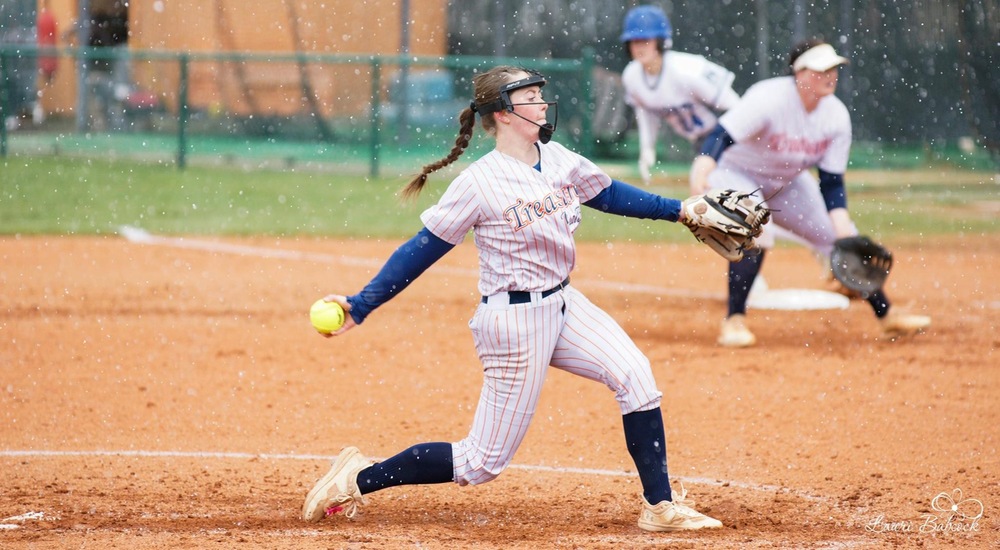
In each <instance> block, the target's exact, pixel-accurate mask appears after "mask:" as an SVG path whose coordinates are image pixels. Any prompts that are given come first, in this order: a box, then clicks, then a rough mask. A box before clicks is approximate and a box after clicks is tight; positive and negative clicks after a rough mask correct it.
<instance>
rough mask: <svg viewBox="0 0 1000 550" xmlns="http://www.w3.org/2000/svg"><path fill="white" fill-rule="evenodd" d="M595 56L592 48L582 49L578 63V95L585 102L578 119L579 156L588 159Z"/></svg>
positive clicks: (592, 129)
mask: <svg viewBox="0 0 1000 550" xmlns="http://www.w3.org/2000/svg"><path fill="white" fill-rule="evenodd" d="M596 58H597V54H596V53H595V51H594V48H590V47H587V48H584V49H583V59H582V60H581V63H580V84H581V90H580V95H582V96H583V99H584V101H585V103H584V106H583V109H584V112H583V116H581V117H580V154H581V155H583V156H585V157H589V156H590V153H591V151H592V150H593V148H594V139H593V137H594V135H593V134H594V128H593V120H592V119H593V116H592V114H593V112H594V98H593V97H591V91H592V89H593V85H592V82H591V79H592V78H593V77H594V64H595V63H596Z"/></svg>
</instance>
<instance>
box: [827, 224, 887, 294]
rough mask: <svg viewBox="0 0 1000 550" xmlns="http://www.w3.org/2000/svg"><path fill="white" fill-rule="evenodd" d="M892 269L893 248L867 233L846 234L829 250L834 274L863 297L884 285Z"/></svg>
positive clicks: (843, 283) (841, 282)
mask: <svg viewBox="0 0 1000 550" xmlns="http://www.w3.org/2000/svg"><path fill="white" fill-rule="evenodd" d="M891 269H892V252H889V251H888V250H887V249H886V248H885V247H884V246H882V245H880V244H878V243H877V242H875V241H873V240H871V239H869V238H868V237H864V236H857V237H845V238H843V239H837V240H836V241H834V243H833V251H832V252H830V270H831V271H833V277H834V278H835V279H837V280H838V281H840V284H842V285H844V286H845V287H847V288H849V289H851V290H853V291H856V292H857V293H858V294H860V295H861V297H862V298H867V297H868V296H869V295H871V293H872V292H875V291H876V290H879V289H881V288H882V285H884V284H885V280H886V279H887V278H888V277H889V271H890V270H891Z"/></svg>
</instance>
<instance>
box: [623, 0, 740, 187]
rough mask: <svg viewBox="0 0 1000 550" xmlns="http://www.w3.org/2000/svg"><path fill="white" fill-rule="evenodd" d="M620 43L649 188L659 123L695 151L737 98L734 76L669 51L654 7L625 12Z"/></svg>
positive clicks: (666, 31) (669, 36) (665, 22)
mask: <svg viewBox="0 0 1000 550" xmlns="http://www.w3.org/2000/svg"><path fill="white" fill-rule="evenodd" d="M620 40H621V41H622V43H624V44H625V46H626V48H627V49H628V53H629V57H630V58H631V60H632V61H631V62H629V64H628V65H626V67H625V69H624V71H622V85H623V86H624V88H625V103H626V104H628V105H630V106H631V107H632V108H633V110H634V111H635V121H636V124H637V127H638V131H639V175H640V176H641V177H642V181H643V183H646V184H649V180H650V175H651V169H652V167H653V165H654V164H656V143H657V138H658V136H659V133H660V124H661V122H662V121H666V122H667V124H668V125H669V126H670V127H671V128H672V129H673V131H674V133H676V134H677V135H678V136H681V137H683V138H684V139H686V140H688V141H689V142H691V143H692V144H694V146H695V151H697V149H698V145H699V141H700V140H701V139H702V138H703V137H704V136H705V135H706V134H707V133H708V132H709V131H711V130H712V128H714V127H715V123H716V120H717V116H716V113H717V112H721V111H726V110H727V109H729V108H731V107H732V106H733V105H735V104H736V102H737V101H739V99H740V96H739V94H737V93H736V92H735V91H734V90H733V88H732V84H733V80H734V78H735V77H734V75H733V73H732V72H730V71H728V70H727V69H725V68H724V67H721V66H719V65H716V64H715V63H712V62H711V61H709V60H707V59H705V57H703V56H700V55H695V54H690V53H683V52H678V51H674V50H672V49H671V48H672V46H673V27H671V25H670V20H669V19H668V18H667V15H666V13H664V11H663V10H662V9H660V8H659V7H657V6H638V7H635V8H632V9H631V10H629V11H628V13H627V14H625V21H624V23H623V25H622V34H621V37H620Z"/></svg>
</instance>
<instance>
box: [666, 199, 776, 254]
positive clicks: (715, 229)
mask: <svg viewBox="0 0 1000 550" xmlns="http://www.w3.org/2000/svg"><path fill="white" fill-rule="evenodd" d="M752 195H753V193H739V192H737V191H734V190H732V189H724V190H721V191H711V192H709V193H706V194H704V195H695V196H693V197H690V198H688V199H686V200H685V201H684V202H683V203H681V209H682V210H684V214H685V216H686V218H685V219H684V225H686V226H687V227H688V229H690V230H691V232H692V233H694V236H695V238H696V239H698V240H699V241H701V242H703V243H705V244H707V245H708V246H709V247H710V248H711V249H712V250H714V251H715V252H717V253H718V254H719V255H720V256H722V257H723V258H725V259H727V260H729V261H730V262H738V261H740V260H742V259H743V256H744V255H745V254H746V252H747V251H749V250H753V249H754V248H755V247H756V241H755V240H754V239H755V238H757V237H759V236H760V232H761V231H762V230H763V227H764V224H765V223H767V222H768V221H769V220H770V219H771V210H770V209H768V208H767V207H766V206H764V205H763V204H762V201H758V200H755V199H754V198H753V196H752Z"/></svg>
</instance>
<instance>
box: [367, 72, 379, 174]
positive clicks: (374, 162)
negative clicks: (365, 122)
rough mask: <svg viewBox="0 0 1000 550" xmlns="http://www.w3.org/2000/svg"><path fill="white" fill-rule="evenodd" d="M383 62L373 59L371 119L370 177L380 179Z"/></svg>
mask: <svg viewBox="0 0 1000 550" xmlns="http://www.w3.org/2000/svg"><path fill="white" fill-rule="evenodd" d="M381 66H382V64H381V62H380V61H379V59H378V58H377V57H372V119H371V124H372V127H371V136H370V139H371V143H370V146H371V150H370V157H371V166H370V168H369V170H368V175H369V176H371V177H372V178H377V177H378V150H379V141H380V137H381V136H379V120H378V119H379V112H380V111H381V110H382V101H381V98H380V94H379V89H380V88H381V87H382V86H381V82H380V81H381V80H382V76H381V73H382V71H381Z"/></svg>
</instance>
